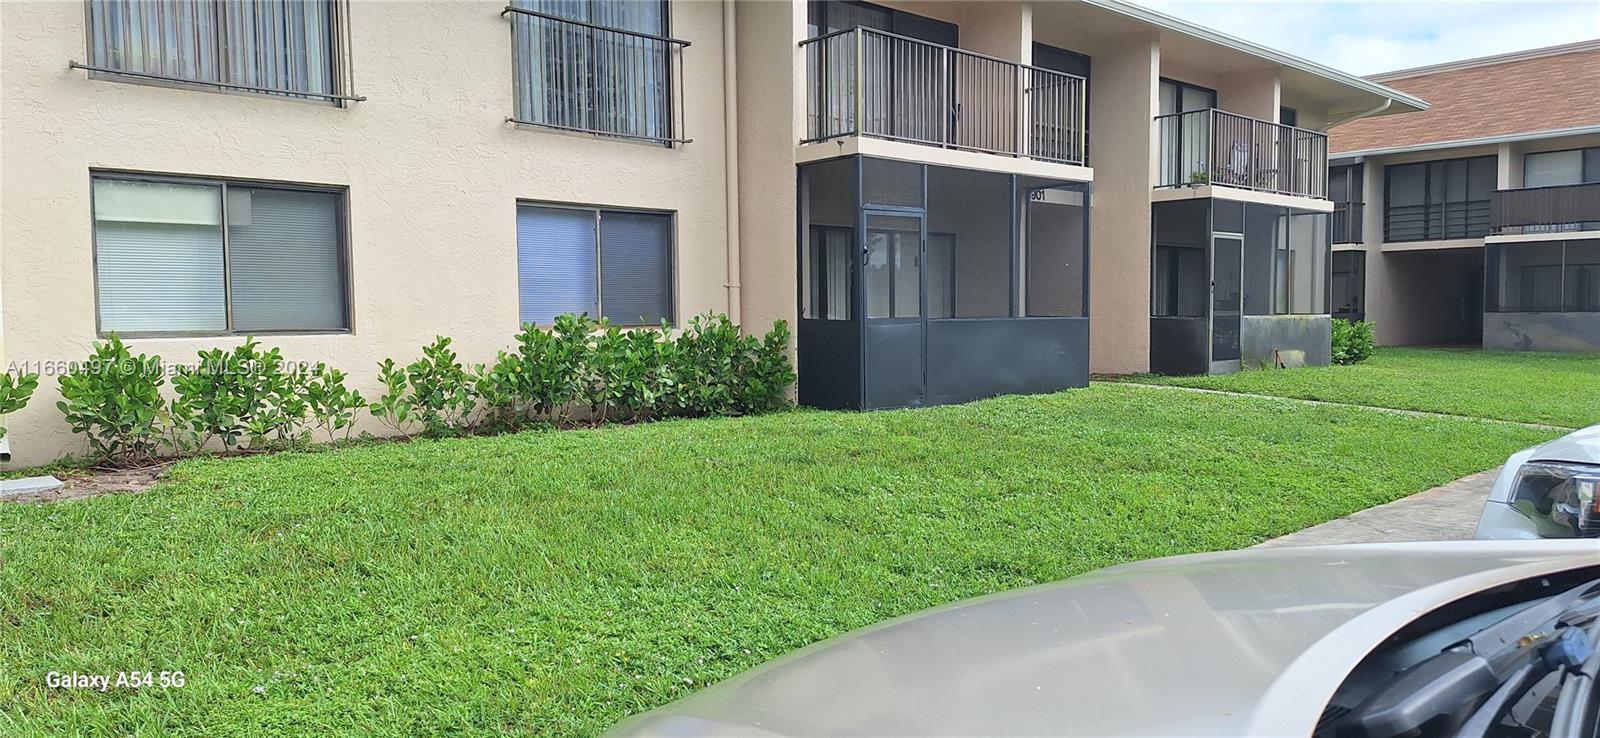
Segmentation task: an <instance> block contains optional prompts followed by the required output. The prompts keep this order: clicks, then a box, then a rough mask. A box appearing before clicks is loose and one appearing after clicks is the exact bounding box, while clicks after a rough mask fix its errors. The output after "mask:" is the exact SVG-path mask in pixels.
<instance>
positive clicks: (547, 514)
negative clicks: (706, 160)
mask: <svg viewBox="0 0 1600 738" xmlns="http://www.w3.org/2000/svg"><path fill="white" fill-rule="evenodd" d="M1551 435H1553V434H1548V433H1543V432H1540V431H1535V430H1529V429H1526V428H1521V427H1516V426H1506V425H1495V424H1488V423H1480V422H1475V421H1470V420H1461V419H1434V418H1416V417H1409V416H1398V415H1391V414H1384V413H1374V412H1371V411H1368V410H1360V409H1350V408H1336V407H1319V406H1306V405H1302V404H1297V403H1290V402H1283V401H1279V400H1268V399H1246V398H1232V397H1222V396H1215V395H1198V394H1186V393H1174V392H1168V391H1163V390H1156V389H1149V388H1139V387H1128V386H1121V385H1109V384H1107V385H1096V386H1094V387H1091V388H1089V389H1086V390H1075V391H1069V392H1064V393H1061V394H1056V395H1050V396H1043V397H1027V398H1002V399H997V400H991V401H986V402H979V403H974V404H971V405H966V406H959V407H943V408H935V409H929V410H915V411H900V412H882V413H870V414H847V413H824V412H792V413H783V414H778V415H773V416H766V417H760V418H745V419H720V420H699V421H674V422H663V423H656V424H648V425H641V426H633V427H616V428H606V429H601V430H593V431H570V432H554V433H542V434H540V433H530V434H521V435H512V436H502V437H496V438H479V439H465V440H450V441H422V442H416V443H411V444H383V445H371V446H365V447H359V448H352V449H345V450H341V451H329V452H321V453H295V454H283V455H276V456H260V457H250V458H236V459H231V460H206V461H193V462H188V463H184V464H181V465H179V466H178V467H176V468H175V469H174V470H173V472H172V475H171V480H170V482H168V483H166V484H163V485H161V486H159V487H157V488H156V489H154V490H151V491H149V492H146V493H143V494H136V495H120V496H110V497H102V498H97V499H91V500H85V501H79V502H73V503H66V504H59V505H0V734H4V735H35V734H71V733H79V734H95V735H100V734H107V735H123V734H128V733H134V734H151V735H154V734H171V735H193V736H200V735H275V734H280V733H304V734H317V735H341V734H342V735H367V734H373V733H380V734H405V735H455V734H460V733H471V734H481V735H498V734H502V733H511V734H518V735H530V736H531V735H538V736H583V735H591V734H594V733H596V732H598V731H600V730H602V729H603V728H604V727H605V726H607V725H609V724H611V723H613V722H614V721H616V720H617V719H619V718H621V717H623V716H625V715H627V714H630V713H634V712H637V711H640V710H643V709H646V708H649V707H653V706H656V705H660V704H663V703H665V702H668V701H670V700H672V699H674V698H677V697H680V696H682V695H684V694H687V693H688V692H690V691H691V690H693V689H697V688H699V687H701V686H703V685H705V684H706V683H708V682H714V681H716V680H718V679H721V678H724V677H727V676H730V675H732V674H734V673H736V672H739V671H741V670H743V669H746V668H748V667H751V666H754V665H755V664H757V663H760V662H762V661H765V660H768V659H770V658H772V657H775V656H777V655H780V654H782V653H785V652H787V651H790V650H792V649H794V648H796V647H799V646H802V645H804V644H806V643H810V642H813V641H816V640H819V639H823V638H826V637H828V636H831V635H835V634H838V633H841V632H844V631H847V630H850V629H853V628H855V627H858V626H862V625H866V624H869V623H872V622H876V621H879V620H882V619H885V618H888V617H891V616H895V615H899V614H902V613H907V612H912V611H915V610H918V609H922V608H925V607H929V606H932V605H936V604H939V603H943V602H948V601H951V600H956V599H961V598H965V597H969V596H973V595H977V594H981V593H986V592H994V591H997V590H1004V589H1008V588H1013V587H1018V586H1022V585H1027V584H1032V583H1035V582H1043V581H1050V580H1056V579H1061V578H1064V577H1068V576H1071V575H1073V574H1077V573H1080V572H1083V571H1086V570H1090V569H1095V568H1098V567H1103V566H1106V565H1109V564H1114V563H1117V562H1122V561H1128V560H1133V559H1142V558H1147V557H1152V556H1163V555H1168V554H1178V553H1184V552H1192V551H1204V550H1211V549H1225V548H1235V547H1240V546H1246V545H1249V544H1252V543H1255V542H1257V541H1260V540H1263V539H1265V538H1268V537H1270V536H1275V535H1279V534H1283V533H1287V532H1290V531H1294V530H1297V529H1300V528H1303V527H1305V526H1308V525H1311V524H1314V523H1318V522H1321V521H1324V520H1327V519H1330V518H1333V517H1337V516H1340V515H1343V514H1346V513H1349V512H1352V511H1355V510H1358V509H1361V508H1365V507H1368V506H1371V505H1374V504H1378V503H1382V502H1386V501H1389V500H1392V499H1395V498H1398V497H1401V496H1403V495H1406V494H1408V493H1411V492H1416V491H1418V490H1422V489H1425V488H1428V487H1431V486H1434V485H1437V484H1440V483H1443V482H1445V481H1448V480H1451V479H1454V478H1456V477H1460V476H1462V475H1465V474H1468V473H1471V472H1476V471H1479V470H1482V469H1485V468H1488V467H1491V466H1493V465H1494V464H1496V463H1498V462H1499V461H1500V460H1502V459H1503V458H1504V457H1505V455H1506V454H1508V453H1510V452H1512V451H1515V450H1516V449H1519V448H1522V447H1524V446H1527V445H1530V444H1533V443H1537V442H1539V441H1541V440H1544V439H1546V438H1549V437H1551ZM121 670H151V671H161V670H182V671H183V672H184V673H185V676H186V680H187V686H185V687H183V688H182V689H169V690H165V691H162V690H159V689H147V690H143V691H138V692H131V691H125V690H124V691H117V690H113V691H111V692H108V693H99V692H63V691H58V690H49V689H46V687H45V686H44V683H45V678H46V673H47V672H49V671H61V672H70V671H80V672H93V673H108V672H109V673H115V672H117V671H121ZM258 688H259V689H258Z"/></svg>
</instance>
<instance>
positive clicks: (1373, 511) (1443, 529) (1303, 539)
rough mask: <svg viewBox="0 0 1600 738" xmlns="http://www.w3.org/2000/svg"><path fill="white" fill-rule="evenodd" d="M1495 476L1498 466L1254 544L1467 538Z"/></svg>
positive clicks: (1262, 545)
mask: <svg viewBox="0 0 1600 738" xmlns="http://www.w3.org/2000/svg"><path fill="white" fill-rule="evenodd" d="M1499 473H1500V468H1499V467H1495V468H1493V469H1490V470H1488V471H1486V472H1480V473H1478V474H1473V475H1472V476H1468V477H1462V478H1460V479H1457V480H1456V481H1454V482H1451V483H1449V484H1446V485H1444V486H1442V487H1434V488H1433V489H1430V490H1427V491H1426V492H1418V493H1417V494H1414V495H1412V496H1410V497H1405V498H1401V499H1398V500H1395V501H1394V502H1391V503H1389V504H1387V505H1379V506H1377V507H1372V508H1367V509H1366V510H1362V511H1360V512H1357V513H1352V514H1350V515H1347V516H1345V517H1342V518H1339V519H1338V520H1330V521H1328V522H1326V523H1323V524H1322V525H1314V526H1312V527H1310V528H1306V529H1305V530H1302V531H1299V532H1296V533H1290V534H1289V535H1286V536H1282V537H1279V538H1274V539H1272V540H1270V541H1267V542H1265V543H1261V544H1258V546H1260V547H1269V546H1314V545H1318V544H1323V543H1385V542H1394V541H1454V540H1464V539H1469V538H1472V535H1473V533H1474V532H1475V531H1476V530H1477V527H1478V515H1479V513H1481V512H1482V511H1483V502H1484V500H1486V499H1488V498H1489V488H1490V487H1492V486H1494V478H1495V475H1497V474H1499Z"/></svg>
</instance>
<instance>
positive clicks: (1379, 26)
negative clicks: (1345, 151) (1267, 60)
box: [1132, 0, 1600, 75]
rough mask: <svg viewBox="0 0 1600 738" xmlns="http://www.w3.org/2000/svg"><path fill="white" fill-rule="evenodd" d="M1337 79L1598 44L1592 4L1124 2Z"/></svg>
mask: <svg viewBox="0 0 1600 738" xmlns="http://www.w3.org/2000/svg"><path fill="white" fill-rule="evenodd" d="M1132 1H1133V2H1135V3H1138V4H1139V5H1144V6H1146V7H1149V8H1151V9H1154V10H1157V11H1160V12H1162V13H1166V14H1167V15H1174V16H1177V17H1179V18H1183V19H1184V20H1188V21H1192V22H1194V23H1199V24H1201V25H1204V26H1207V27H1209V28H1214V29H1216V30H1218V31H1222V32H1223V33H1227V34H1229V35H1233V36H1238V37H1240V38H1244V39H1247V40H1250V41H1254V42H1256V43H1259V44H1263V45H1265V46H1270V47H1273V48H1276V49H1279V50H1282V51H1287V52H1289V53H1291V54H1294V55H1295V56H1299V57H1304V58H1306V59H1310V60H1312V61H1316V62H1321V63H1323V64H1326V65H1328V66H1331V67H1334V68H1335V69H1339V70H1342V71H1345V72H1351V73H1354V74H1361V75H1367V74H1373V73H1376V72H1387V71H1393V70H1396V69H1406V68H1409V67H1420V66H1424V65H1427V64H1437V63H1440V62H1447V61H1454V60H1457V59H1470V58H1473V57H1479V56H1489V55H1492V54H1503V53H1506V52H1509V51H1520V50H1522V49H1534V48H1539V47H1541V46H1555V45H1557V44H1565V43H1572V42H1574V41H1585V40H1589V39H1596V38H1600V0H1524V1H1522V2H1506V1H1505V0H1494V1H1492V2H1485V1H1473V0H1451V1H1445V0H1434V1H1427V0H1132Z"/></svg>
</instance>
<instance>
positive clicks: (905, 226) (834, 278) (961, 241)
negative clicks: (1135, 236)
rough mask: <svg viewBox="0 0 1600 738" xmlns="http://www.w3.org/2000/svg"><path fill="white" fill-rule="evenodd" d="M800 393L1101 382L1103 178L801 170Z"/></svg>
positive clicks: (869, 397) (975, 390)
mask: <svg viewBox="0 0 1600 738" xmlns="http://www.w3.org/2000/svg"><path fill="white" fill-rule="evenodd" d="M799 191H800V204H799V221H800V222H799V274H798V287H799V290H798V292H799V295H798V298H799V308H800V309H799V326H798V332H797V334H798V335H797V338H798V342H799V374H800V381H799V385H800V387H799V389H800V402H801V404H804V405H810V406H813V407H824V408H848V409H863V410H866V409H877V408H896V407H915V406H920V405H936V404H944V403H953V402H965V401H968V400H974V399H978V398H982V397H990V396H994V395H1000V394H1015V393H1037V392H1050V391H1054V390H1058V389H1063V388H1066V387H1083V386H1087V385H1088V381H1089V317H1088V288H1087V284H1088V282H1087V280H1088V228H1089V222H1088V221H1089V209H1088V206H1089V185H1088V184H1087V183H1083V182H1071V181H1062V180H1047V179H1039V178H1034V177H1028V176H1021V175H1012V174H1005V173H997V172H987V171H976V170H967V169H955V168H949V167H940V166H932V165H924V164H917V163H909V162H902V161H894V160H888V159H877V158H871V157H862V156H850V157H842V158H837V159H829V160H826V161H820V162H814V163H809V164H804V165H802V166H801V167H800V188H799Z"/></svg>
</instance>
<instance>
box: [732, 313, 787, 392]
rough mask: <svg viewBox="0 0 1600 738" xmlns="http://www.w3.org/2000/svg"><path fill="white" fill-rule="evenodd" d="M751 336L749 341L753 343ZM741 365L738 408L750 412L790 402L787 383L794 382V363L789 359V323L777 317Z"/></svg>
mask: <svg viewBox="0 0 1600 738" xmlns="http://www.w3.org/2000/svg"><path fill="white" fill-rule="evenodd" d="M754 340H755V339H754V338H750V339H749V341H748V343H754ZM746 356H747V362H748V363H746V364H745V365H744V366H743V367H741V369H742V372H743V381H742V382H741V383H740V385H739V393H738V405H739V412H741V413H745V414H747V415H749V414H756V413H765V412H771V411H773V410H781V409H783V408H785V407H788V406H789V386H790V385H792V384H794V379H795V375H794V365H793V364H792V363H790V362H789V324H788V323H786V322H784V321H781V320H780V321H778V322H776V323H773V324H772V330H769V331H767V335H765V336H763V337H762V338H761V342H760V343H759V344H755V345H752V346H750V347H749V348H748V351H747V354H746Z"/></svg>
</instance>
